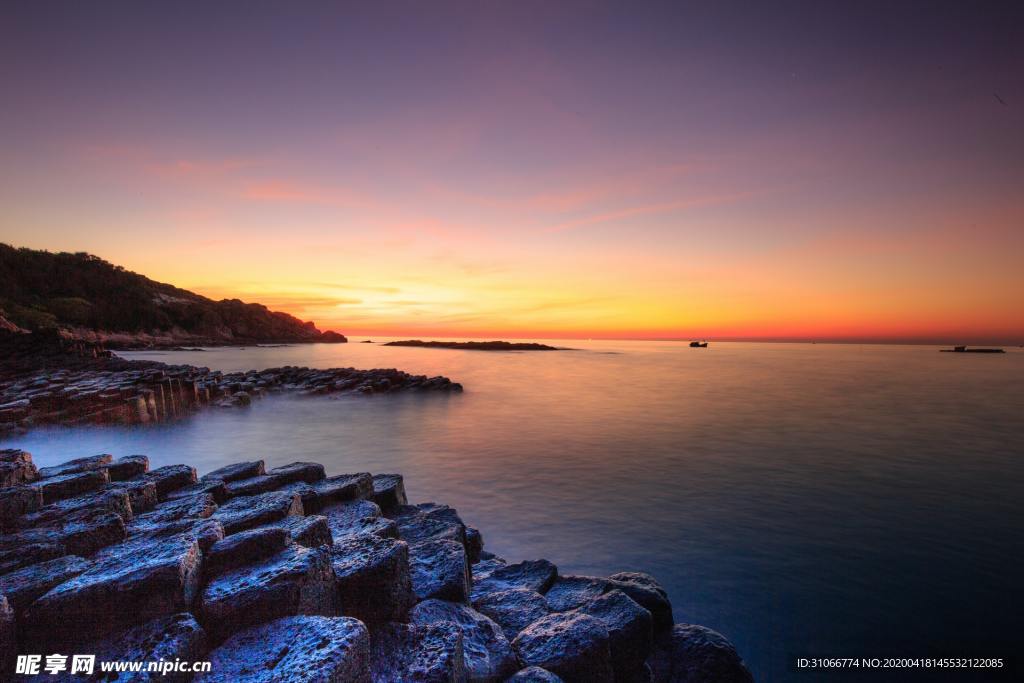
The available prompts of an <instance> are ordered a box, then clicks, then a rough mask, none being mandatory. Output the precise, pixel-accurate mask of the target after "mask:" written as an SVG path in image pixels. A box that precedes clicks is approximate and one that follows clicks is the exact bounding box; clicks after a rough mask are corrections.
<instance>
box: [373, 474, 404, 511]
mask: <svg viewBox="0 0 1024 683" xmlns="http://www.w3.org/2000/svg"><path fill="white" fill-rule="evenodd" d="M373 502H374V503H376V504H377V505H379V506H380V509H381V510H384V511H385V512H388V511H389V510H391V509H392V508H395V507H398V506H399V505H408V503H409V499H408V498H407V497H406V495H405V480H404V479H402V475H400V474H375V475H373Z"/></svg>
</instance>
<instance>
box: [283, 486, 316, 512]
mask: <svg viewBox="0 0 1024 683" xmlns="http://www.w3.org/2000/svg"><path fill="white" fill-rule="evenodd" d="M276 491H278V492H281V493H294V494H296V495H298V497H299V500H300V501H301V502H302V511H303V512H304V513H305V514H307V515H311V514H316V513H318V512H320V508H322V507H323V504H322V502H321V500H320V494H319V493H317V491H316V489H314V488H313V486H312V485H311V484H307V483H306V482H304V481H296V482H292V483H290V484H285V485H284V486H281V487H279V488H277V489H276Z"/></svg>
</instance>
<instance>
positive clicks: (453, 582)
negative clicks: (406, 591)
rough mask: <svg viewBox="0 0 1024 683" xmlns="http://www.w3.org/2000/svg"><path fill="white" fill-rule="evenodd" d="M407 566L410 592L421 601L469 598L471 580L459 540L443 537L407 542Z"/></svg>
mask: <svg viewBox="0 0 1024 683" xmlns="http://www.w3.org/2000/svg"><path fill="white" fill-rule="evenodd" d="M409 569H410V573H411V576H412V589H413V592H415V593H416V597H418V598H419V599H420V600H427V599H429V598H437V599H439V600H449V601H451V602H467V601H468V600H469V589H470V585H471V582H472V579H471V578H470V577H471V575H470V573H469V560H467V559H466V549H465V548H464V547H463V546H462V544H461V543H456V542H455V541H449V540H444V539H442V540H437V541H423V542H422V543H416V544H415V545H410V546H409Z"/></svg>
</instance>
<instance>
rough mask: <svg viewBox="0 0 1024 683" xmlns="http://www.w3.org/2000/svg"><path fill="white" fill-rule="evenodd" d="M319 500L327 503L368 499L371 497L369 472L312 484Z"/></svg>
mask: <svg viewBox="0 0 1024 683" xmlns="http://www.w3.org/2000/svg"><path fill="white" fill-rule="evenodd" d="M313 488H315V489H316V492H317V493H318V494H319V495H320V498H321V499H322V500H323V501H324V504H327V503H342V502H345V501H349V500H357V499H360V498H369V497H370V496H372V495H373V477H372V476H370V473H369V472H359V473H357V474H339V475H337V476H334V477H327V478H326V479H323V480H321V481H318V482H316V483H315V484H313Z"/></svg>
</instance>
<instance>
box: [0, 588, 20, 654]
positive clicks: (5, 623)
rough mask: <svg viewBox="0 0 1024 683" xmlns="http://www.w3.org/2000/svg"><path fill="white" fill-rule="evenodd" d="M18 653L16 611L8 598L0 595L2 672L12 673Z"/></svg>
mask: <svg viewBox="0 0 1024 683" xmlns="http://www.w3.org/2000/svg"><path fill="white" fill-rule="evenodd" d="M17 651H18V637H17V631H16V621H15V618H14V610H13V609H11V605H10V603H8V601H7V597H6V596H4V595H0V671H8V672H9V671H12V668H11V667H12V663H13V661H14V656H15V653H16V652H17Z"/></svg>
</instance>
